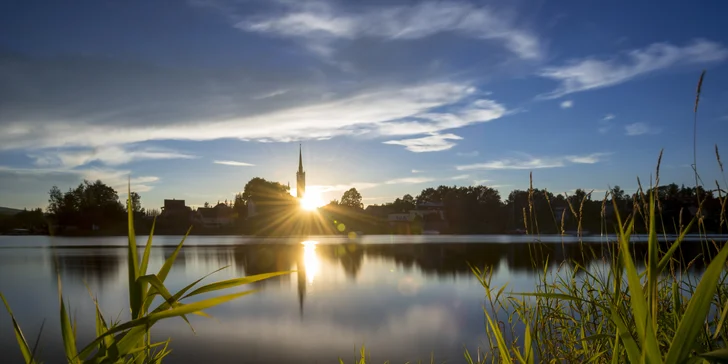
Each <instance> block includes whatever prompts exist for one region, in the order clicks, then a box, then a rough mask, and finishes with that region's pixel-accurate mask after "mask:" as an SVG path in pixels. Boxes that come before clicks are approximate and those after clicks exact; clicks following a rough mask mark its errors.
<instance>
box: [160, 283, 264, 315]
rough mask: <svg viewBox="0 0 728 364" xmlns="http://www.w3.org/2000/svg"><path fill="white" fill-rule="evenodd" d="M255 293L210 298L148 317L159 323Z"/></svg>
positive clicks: (246, 292)
mask: <svg viewBox="0 0 728 364" xmlns="http://www.w3.org/2000/svg"><path fill="white" fill-rule="evenodd" d="M254 292H257V290H250V291H245V292H238V293H232V294H228V295H224V296H220V297H213V298H208V299H206V300H202V301H198V302H194V303H189V304H185V305H180V306H178V307H175V308H172V309H169V310H165V311H162V312H157V313H152V314H150V315H149V316H148V317H149V319H150V320H151V321H153V322H154V321H158V320H161V319H164V318H167V317H174V316H181V315H186V314H190V313H194V312H197V311H202V310H206V309H208V308H210V307H215V306H217V305H219V304H221V303H225V302H228V301H232V300H234V299H236V298H239V297H242V296H245V295H249V294H251V293H254Z"/></svg>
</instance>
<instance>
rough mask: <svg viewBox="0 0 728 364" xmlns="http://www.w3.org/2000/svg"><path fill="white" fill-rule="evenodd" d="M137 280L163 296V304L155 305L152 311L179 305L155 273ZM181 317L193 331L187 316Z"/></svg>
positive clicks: (193, 329)
mask: <svg viewBox="0 0 728 364" xmlns="http://www.w3.org/2000/svg"><path fill="white" fill-rule="evenodd" d="M139 281H140V282H142V284H149V285H151V286H152V287H154V289H155V290H156V291H157V292H159V293H160V294H161V295H162V297H163V298H164V301H165V302H164V304H163V305H164V306H162V305H160V306H159V307H157V309H155V310H154V312H160V311H163V310H165V309H167V308H168V307H177V306H180V305H181V304H180V303H179V302H178V301H177V299H178V298H175V297H174V296H172V294H171V293H170V292H169V291H168V290H167V287H165V286H164V284H163V283H162V282H161V281H160V280H159V278H157V276H156V275H154V274H149V275H146V276H143V277H139ZM181 317H182V319H183V320H184V321H185V322H186V323H187V325H189V327H190V329H191V330H192V332H195V328H194V327H192V324H191V323H190V321H189V320H188V319H187V317H186V316H185V315H182V316H181Z"/></svg>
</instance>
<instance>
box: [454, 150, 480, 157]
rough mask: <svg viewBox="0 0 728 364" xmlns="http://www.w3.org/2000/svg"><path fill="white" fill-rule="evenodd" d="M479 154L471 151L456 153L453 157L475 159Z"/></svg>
mask: <svg viewBox="0 0 728 364" xmlns="http://www.w3.org/2000/svg"><path fill="white" fill-rule="evenodd" d="M479 154H480V153H479V152H478V151H477V150H473V151H470V152H457V153H455V155H457V156H458V157H477V156H478V155H479Z"/></svg>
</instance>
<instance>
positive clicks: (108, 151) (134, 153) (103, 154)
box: [28, 146, 197, 168]
mask: <svg viewBox="0 0 728 364" xmlns="http://www.w3.org/2000/svg"><path fill="white" fill-rule="evenodd" d="M28 157H30V158H32V159H34V160H35V164H36V165H37V166H39V167H65V168H74V167H79V166H84V165H86V164H89V163H91V162H101V163H103V164H106V165H110V166H118V165H123V164H128V163H131V162H133V161H139V160H151V159H193V158H197V156H194V155H191V154H186V153H180V152H176V151H172V150H165V149H152V148H147V149H131V148H122V147H119V146H107V147H96V148H86V149H80V150H61V151H52V152H51V151H42V152H35V153H31V154H29V155H28Z"/></svg>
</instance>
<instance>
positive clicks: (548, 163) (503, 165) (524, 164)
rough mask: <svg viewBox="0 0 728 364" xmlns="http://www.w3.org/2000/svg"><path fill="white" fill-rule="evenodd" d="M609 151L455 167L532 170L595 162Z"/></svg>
mask: <svg viewBox="0 0 728 364" xmlns="http://www.w3.org/2000/svg"><path fill="white" fill-rule="evenodd" d="M610 154H611V153H592V154H587V155H567V156H559V157H541V158H537V157H530V156H529V158H527V159H501V160H493V161H489V162H485V163H475V164H467V165H461V166H457V167H455V168H456V169H457V170H458V171H471V170H522V169H525V170H532V169H542V168H560V167H565V166H567V165H569V164H595V163H599V162H601V161H602V160H603V159H604V158H605V157H607V156H608V155H610Z"/></svg>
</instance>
